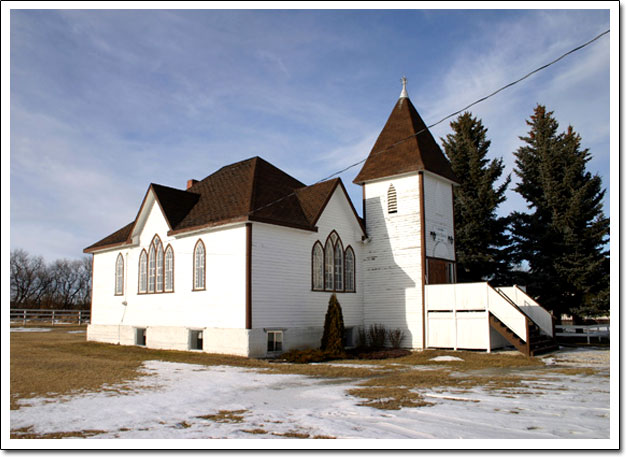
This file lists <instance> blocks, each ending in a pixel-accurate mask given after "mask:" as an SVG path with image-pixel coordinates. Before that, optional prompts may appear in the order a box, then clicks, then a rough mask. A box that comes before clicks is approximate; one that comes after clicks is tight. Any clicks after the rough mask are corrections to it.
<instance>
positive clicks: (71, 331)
mask: <svg viewBox="0 0 626 457" xmlns="http://www.w3.org/2000/svg"><path fill="white" fill-rule="evenodd" d="M67 333H85V331H84V330H70V331H68V332H67Z"/></svg>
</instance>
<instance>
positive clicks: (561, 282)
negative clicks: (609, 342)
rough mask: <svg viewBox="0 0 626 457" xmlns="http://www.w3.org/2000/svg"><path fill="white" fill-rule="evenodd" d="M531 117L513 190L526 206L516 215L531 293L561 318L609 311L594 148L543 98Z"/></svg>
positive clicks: (605, 224)
mask: <svg viewBox="0 0 626 457" xmlns="http://www.w3.org/2000/svg"><path fill="white" fill-rule="evenodd" d="M527 124H528V125H529V127H530V131H529V134H528V136H526V137H520V139H521V140H522V141H524V143H526V144H525V145H524V146H521V147H520V148H519V149H518V150H517V152H515V156H516V165H517V169H516V170H515V173H516V174H517V175H518V176H519V177H520V182H519V184H518V185H517V186H516V188H515V190H516V191H517V192H518V193H519V194H521V195H522V196H523V197H524V199H525V200H526V201H527V202H528V209H529V212H528V213H521V212H515V213H513V215H512V216H511V217H512V233H513V237H514V241H515V250H516V259H517V260H519V261H521V260H525V261H527V262H528V265H529V275H528V278H529V282H528V284H527V286H528V292H529V293H530V294H531V295H533V296H536V297H537V299H538V301H539V302H540V303H541V304H542V305H543V306H545V307H546V308H547V309H549V310H552V311H554V313H555V315H556V316H557V318H560V317H561V314H564V313H567V314H572V315H573V316H574V318H576V319H578V318H580V317H582V316H583V315H594V314H602V313H606V312H608V309H609V302H608V290H609V257H608V253H607V252H606V250H605V243H606V242H607V241H608V234H609V220H608V219H607V218H605V217H604V215H603V212H602V198H603V197H604V193H605V191H604V190H603V189H602V181H601V179H600V177H599V176H597V175H592V174H591V173H589V172H588V171H587V170H586V166H587V162H589V160H590V158H591V157H590V154H589V150H588V149H582V148H581V144H580V143H581V138H580V135H578V134H577V133H575V132H574V130H573V128H572V127H571V126H570V127H569V128H568V129H567V131H566V132H564V133H558V127H559V124H558V122H557V121H556V119H555V118H554V117H553V113H552V112H548V111H546V108H545V107H544V106H542V105H538V106H537V107H536V108H535V111H534V114H533V115H532V116H531V119H530V121H527Z"/></svg>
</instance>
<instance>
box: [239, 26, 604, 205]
mask: <svg viewBox="0 0 626 457" xmlns="http://www.w3.org/2000/svg"><path fill="white" fill-rule="evenodd" d="M610 31H611V29H608V30H605V31H604V32H602V33H601V34H599V35H598V36H596V37H594V38H592V39H591V40H589V41H587V42H586V43H583V44H581V45H580V46H577V47H575V48H573V49H571V50H569V51H567V52H566V53H564V54H562V55H560V56H559V57H557V58H556V59H554V60H552V61H550V62H548V63H546V64H545V65H542V66H540V67H538V68H535V69H534V70H532V71H531V72H529V73H527V74H526V75H524V76H522V77H521V78H519V79H516V80H515V81H513V82H510V83H508V84H506V85H504V86H502V87H500V88H499V89H497V90H495V91H493V92H492V93H490V94H489V95H485V96H484V97H481V98H479V99H477V100H475V101H473V102H472V103H470V104H469V105H467V106H466V107H464V108H461V109H460V110H457V111H455V112H453V113H451V114H448V115H447V116H445V117H443V118H442V119H440V120H438V121H437V122H435V123H433V124H430V125H428V126H426V127H425V128H423V129H422V130H420V131H419V132H416V133H414V134H413V135H410V136H408V137H406V138H402V139H401V140H398V141H396V142H395V143H393V144H391V145H389V146H388V147H386V148H385V149H382V150H380V151H377V152H375V153H373V154H370V155H368V156H367V157H365V158H364V159H361V160H359V161H358V162H355V163H353V164H351V165H348V166H347V167H345V168H342V169H341V170H339V171H336V172H334V173H332V174H330V175H328V176H327V177H325V178H322V179H320V180H319V181H316V182H315V183H314V184H313V185H315V184H320V183H322V182H324V181H328V180H329V179H332V178H334V177H335V176H339V175H340V174H343V173H345V172H346V171H348V170H349V169H351V168H354V167H356V166H357V165H360V164H362V163H363V162H365V161H366V160H367V159H368V158H369V157H372V156H374V155H378V154H382V153H383V152H387V151H389V150H390V149H393V148H394V147H396V146H397V145H398V144H400V143H403V142H404V141H407V140H410V139H411V138H414V137H416V136H417V135H420V134H421V133H424V132H426V131H427V130H428V129H430V128H432V127H434V126H436V125H439V124H441V123H442V122H443V121H445V120H447V119H450V118H451V117H453V116H456V115H457V114H459V113H461V112H463V111H465V110H467V109H469V108H471V107H472V106H474V105H477V104H478V103H481V102H484V101H485V100H487V99H489V98H491V97H493V96H495V95H496V94H498V93H500V92H502V91H503V90H505V89H508V88H509V87H512V86H514V85H516V84H518V83H520V82H522V81H524V80H525V79H527V78H529V77H531V76H532V75H534V74H535V73H538V72H540V71H541V70H545V69H546V68H548V67H550V66H552V65H554V64H555V63H557V62H559V61H560V60H562V59H564V58H565V57H567V56H568V55H570V54H573V53H574V52H576V51H579V50H581V49H583V48H584V47H586V46H589V45H590V44H591V43H593V42H594V41H596V40H598V39H600V38H601V37H603V36H604V35H606V34H608V33H609V32H610ZM295 194H296V191H293V192H291V193H290V194H288V195H285V196H284V197H281V198H279V199H277V200H274V201H272V202H270V203H268V204H266V205H263V206H261V207H260V208H257V209H253V210H252V211H250V212H249V213H248V215H250V214H252V213H254V212H257V211H260V210H262V209H265V208H267V207H269V206H272V205H274V204H276V203H279V202H281V201H283V200H285V199H286V198H289V197H291V196H293V195H295Z"/></svg>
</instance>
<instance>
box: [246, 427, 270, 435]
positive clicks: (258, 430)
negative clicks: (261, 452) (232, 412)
mask: <svg viewBox="0 0 626 457" xmlns="http://www.w3.org/2000/svg"><path fill="white" fill-rule="evenodd" d="M241 431H242V432H245V433H250V434H251V435H267V430H263V429H262V428H252V429H244V430H241Z"/></svg>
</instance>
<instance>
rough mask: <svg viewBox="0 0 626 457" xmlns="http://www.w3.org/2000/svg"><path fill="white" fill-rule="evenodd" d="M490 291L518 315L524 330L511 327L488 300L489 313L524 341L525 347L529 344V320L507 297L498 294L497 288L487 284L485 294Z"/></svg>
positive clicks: (500, 293)
mask: <svg viewBox="0 0 626 457" xmlns="http://www.w3.org/2000/svg"><path fill="white" fill-rule="evenodd" d="M490 290H492V291H494V292H496V294H497V295H498V297H500V298H502V299H503V300H504V301H505V302H506V303H507V305H509V306H510V307H512V308H513V309H514V310H515V311H517V312H518V313H519V315H520V316H521V317H522V318H523V319H524V328H523V329H521V328H518V326H513V325H512V324H511V323H510V322H507V320H506V319H505V318H503V317H504V316H503V315H502V314H500V315H499V313H498V311H497V310H496V309H494V308H493V307H492V306H491V301H489V300H488V303H489V312H490V313H492V314H493V315H494V316H495V317H497V318H498V319H499V320H500V322H502V323H503V324H504V325H506V326H507V327H508V328H509V329H511V331H512V332H513V333H515V334H516V335H517V336H518V337H519V338H520V339H521V340H522V341H524V342H525V343H526V344H527V345H528V344H529V339H530V338H529V324H530V322H531V320H530V319H529V318H528V316H527V315H526V313H524V312H523V311H522V310H521V309H520V307H519V306H517V305H516V304H515V303H514V302H513V301H512V300H511V299H510V298H509V297H507V296H506V295H505V294H504V293H502V292H500V291H499V290H498V289H497V288H495V287H492V286H491V284H489V283H487V294H489V291H490Z"/></svg>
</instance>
